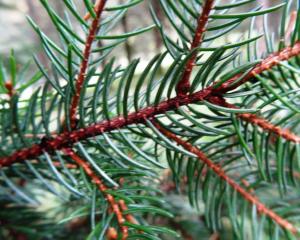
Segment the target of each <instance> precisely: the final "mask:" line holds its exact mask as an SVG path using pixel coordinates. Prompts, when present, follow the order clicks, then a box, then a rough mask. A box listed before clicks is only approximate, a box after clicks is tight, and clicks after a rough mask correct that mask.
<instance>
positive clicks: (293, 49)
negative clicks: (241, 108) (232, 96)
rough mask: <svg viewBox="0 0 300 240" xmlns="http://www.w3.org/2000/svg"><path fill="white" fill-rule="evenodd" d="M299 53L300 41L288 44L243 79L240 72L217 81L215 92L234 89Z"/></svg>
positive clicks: (221, 92) (220, 92)
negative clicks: (291, 44)
mask: <svg viewBox="0 0 300 240" xmlns="http://www.w3.org/2000/svg"><path fill="white" fill-rule="evenodd" d="M299 54H300V42H299V41H298V42H296V43H295V44H294V45H293V46H288V47H286V48H284V49H282V50H280V51H279V52H276V53H273V54H271V55H270V56H268V57H267V58H265V59H264V60H262V61H261V63H259V64H257V65H256V66H255V67H254V68H253V69H252V71H250V72H249V73H248V74H247V75H246V76H244V77H243V78H242V79H240V78H241V76H242V75H243V73H240V74H237V75H236V76H235V77H233V78H231V79H229V80H228V81H226V82H224V83H222V84H219V83H216V85H217V87H216V88H215V90H214V93H216V94H223V93H226V92H228V91H231V90H234V89H236V88H238V87H239V86H241V85H242V84H244V83H245V82H247V81H249V80H250V79H252V78H254V77H255V76H256V75H259V74H261V73H262V72H264V71H267V70H269V69H271V68H272V67H274V66H276V65H278V64H279V63H280V62H283V61H286V60H289V59H290V58H292V57H295V56H297V55H299ZM239 79H240V80H239ZM237 80H239V81H237Z"/></svg>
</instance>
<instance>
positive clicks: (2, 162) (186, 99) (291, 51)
mask: <svg viewBox="0 0 300 240" xmlns="http://www.w3.org/2000/svg"><path fill="white" fill-rule="evenodd" d="M299 54H300V42H296V43H295V45H294V46H293V47H286V48H284V49H282V50H281V51H279V52H277V53H274V54H272V55H270V56H269V57H267V58H266V59H265V60H263V61H262V62H261V63H259V64H258V65H257V66H256V67H254V68H253V70H252V71H251V72H250V73H249V74H248V75H247V76H246V77H245V79H243V80H241V81H239V82H238V83H235V81H236V80H237V79H239V78H240V76H241V74H238V75H237V76H234V77H233V78H231V79H229V80H228V81H227V82H225V83H223V84H221V86H219V87H214V85H215V84H217V82H216V83H215V84H214V85H213V86H209V87H207V88H205V89H202V90H200V91H198V92H195V93H192V94H189V95H183V96H176V97H174V98H171V99H168V100H165V101H163V102H161V103H159V104H158V105H156V106H150V107H146V108H143V109H141V110H139V111H137V112H133V113H130V114H128V115H127V117H126V118H125V117H115V118H113V119H111V120H105V121H102V122H100V123H96V124H93V125H90V126H88V127H85V128H81V129H75V130H72V131H70V132H64V133H61V134H57V135H56V136H55V137H54V138H53V139H50V140H49V141H47V144H44V145H46V146H42V145H41V144H35V145H33V146H31V147H29V148H24V149H21V150H17V151H15V152H14V153H12V154H11V155H10V156H7V157H2V158H0V167H4V166H9V165H11V164H14V163H16V162H21V161H24V160H26V159H33V158H36V157H38V156H39V155H41V154H42V153H43V151H48V152H51V151H55V150H60V149H62V148H64V147H65V146H70V145H72V144H74V143H76V142H78V141H82V140H85V139H87V138H90V137H94V136H97V135H101V134H103V133H104V132H111V131H113V130H116V129H120V128H123V127H126V126H128V125H131V124H139V123H144V122H145V120H146V119H150V118H152V117H155V116H157V115H159V114H163V113H166V112H167V111H171V110H176V109H178V108H179V107H180V106H185V105H188V104H192V103H197V102H200V101H203V100H208V99H211V98H212V97H215V96H220V95H222V93H225V92H227V91H230V90H233V89H235V88H237V87H239V86H240V85H242V84H243V83H245V82H247V81H249V80H250V79H252V78H253V77H255V76H256V75H258V74H261V73H262V72H264V71H266V70H269V69H270V68H271V67H274V66H276V65H278V64H279V63H280V62H282V61H285V60H288V59H290V58H292V57H294V56H297V55H299Z"/></svg>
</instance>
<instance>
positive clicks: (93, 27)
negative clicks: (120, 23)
mask: <svg viewBox="0 0 300 240" xmlns="http://www.w3.org/2000/svg"><path fill="white" fill-rule="evenodd" d="M106 1H107V0H101V1H99V3H98V4H97V5H96V6H95V13H96V17H95V18H94V19H93V21H92V24H91V27H90V30H89V34H88V36H87V39H86V43H85V48H84V52H83V60H82V62H81V64H80V70H79V74H78V77H77V80H76V90H75V94H74V96H73V98H72V102H71V107H70V120H71V127H72V129H74V128H75V126H76V112H77V107H78V103H79V99H80V93H81V89H82V85H83V83H84V81H85V78H86V72H87V69H88V65H89V59H90V56H91V49H92V44H93V41H94V39H95V37H96V33H97V31H98V28H99V22H100V18H101V14H102V12H103V9H104V6H105V3H106Z"/></svg>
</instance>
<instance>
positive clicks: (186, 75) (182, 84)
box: [176, 0, 214, 95]
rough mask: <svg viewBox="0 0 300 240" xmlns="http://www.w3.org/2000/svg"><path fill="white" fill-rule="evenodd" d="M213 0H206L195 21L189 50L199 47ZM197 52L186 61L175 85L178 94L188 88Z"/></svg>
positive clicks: (183, 93)
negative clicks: (195, 24)
mask: <svg viewBox="0 0 300 240" xmlns="http://www.w3.org/2000/svg"><path fill="white" fill-rule="evenodd" d="M213 4H214V0H206V1H205V3H204V6H203V9H202V13H201V15H200V16H199V18H198V21H197V29H196V31H195V36H194V39H193V42H192V44H191V48H190V50H191V51H193V50H194V49H195V48H197V47H200V45H201V43H202V39H203V34H204V32H205V30H206V29H205V27H206V24H207V22H208V17H209V13H210V11H211V9H212V8H213ZM196 57H197V53H194V54H193V55H192V57H191V58H190V59H189V61H188V62H187V64H186V66H185V69H184V72H183V75H182V78H181V80H180V81H179V82H178V84H177V86H176V92H177V94H178V95H185V94H187V93H188V92H189V90H190V77H191V74H192V70H193V67H194V65H195V61H196Z"/></svg>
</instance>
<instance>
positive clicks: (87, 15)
mask: <svg viewBox="0 0 300 240" xmlns="http://www.w3.org/2000/svg"><path fill="white" fill-rule="evenodd" d="M100 3H101V0H97V1H96V3H95V6H94V10H95V12H96V9H97V8H98V7H99V5H100ZM90 18H91V14H90V13H86V14H85V15H84V17H83V19H84V20H85V21H88V20H89V19H90Z"/></svg>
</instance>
